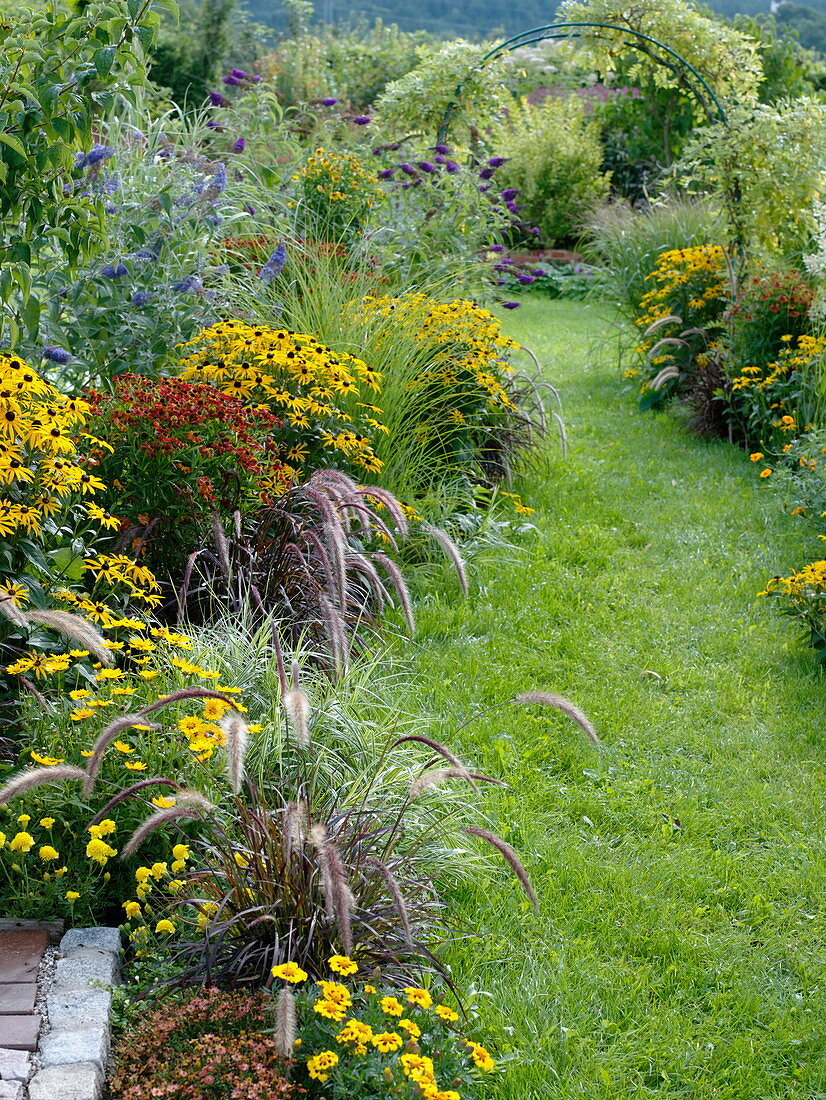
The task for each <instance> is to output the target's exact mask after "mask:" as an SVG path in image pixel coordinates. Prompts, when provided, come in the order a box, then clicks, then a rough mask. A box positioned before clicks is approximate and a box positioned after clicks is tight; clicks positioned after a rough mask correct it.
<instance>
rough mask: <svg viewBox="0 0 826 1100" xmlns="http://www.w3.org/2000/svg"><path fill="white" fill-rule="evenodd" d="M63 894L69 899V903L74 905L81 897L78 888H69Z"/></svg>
mask: <svg viewBox="0 0 826 1100" xmlns="http://www.w3.org/2000/svg"><path fill="white" fill-rule="evenodd" d="M63 896H64V897H65V898H66V901H68V903H69V904H70V905H72V904H73V903H74V902H76V901H77V899H78V898H79V897H80V894H79V893H78V892H77V890H67V891H66V893H65V894H64V895H63Z"/></svg>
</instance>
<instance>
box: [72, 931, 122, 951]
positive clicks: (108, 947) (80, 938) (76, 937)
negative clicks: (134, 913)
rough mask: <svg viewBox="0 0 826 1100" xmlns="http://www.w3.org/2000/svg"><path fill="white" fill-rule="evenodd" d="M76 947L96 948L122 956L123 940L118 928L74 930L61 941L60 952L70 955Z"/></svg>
mask: <svg viewBox="0 0 826 1100" xmlns="http://www.w3.org/2000/svg"><path fill="white" fill-rule="evenodd" d="M75 947H96V948H97V949H98V950H99V951H109V952H111V954H113V955H118V954H120V948H121V940H120V929H118V928H72V929H70V930H69V931H68V932H67V933H66V935H65V936H64V937H63V939H62V940H61V941H60V951H61V954H63V955H69V954H70V953H71V951H72V950H73V949H74V948H75Z"/></svg>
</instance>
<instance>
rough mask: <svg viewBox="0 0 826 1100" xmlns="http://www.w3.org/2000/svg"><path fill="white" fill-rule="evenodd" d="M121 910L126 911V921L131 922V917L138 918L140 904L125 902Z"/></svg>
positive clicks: (137, 902)
mask: <svg viewBox="0 0 826 1100" xmlns="http://www.w3.org/2000/svg"><path fill="white" fill-rule="evenodd" d="M123 908H124V910H125V911H126V919H127V920H132V918H133V917H139V916H140V915H141V912H142V910H141V903H140V902H139V901H125V902H124V903H123Z"/></svg>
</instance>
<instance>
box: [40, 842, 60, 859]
mask: <svg viewBox="0 0 826 1100" xmlns="http://www.w3.org/2000/svg"><path fill="white" fill-rule="evenodd" d="M37 854H38V855H39V856H40V858H41V859H42V860H44V861H45V862H46V863H50V862H51V861H52V860H54V859H59V858H60V853H59V852H58V850H57V848H53V847H52V846H51V844H44V845H43V847H42V848H41V849H40V851H39V852H38V853H37Z"/></svg>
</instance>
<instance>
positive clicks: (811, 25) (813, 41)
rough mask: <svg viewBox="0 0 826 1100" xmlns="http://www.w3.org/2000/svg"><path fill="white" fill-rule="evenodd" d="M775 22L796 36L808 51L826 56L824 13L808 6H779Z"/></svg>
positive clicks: (788, 4) (786, 4)
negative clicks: (815, 51)
mask: <svg viewBox="0 0 826 1100" xmlns="http://www.w3.org/2000/svg"><path fill="white" fill-rule="evenodd" d="M776 19H777V21H778V22H779V23H780V24H781V25H782V26H784V27H787V28H788V29H789V30H790V31H792V32H793V33H794V34H796V35H797V37H798V38H799V39H800V44H801V45H802V46H805V47H806V49H808V50H817V52H818V53H819V54H826V12H824V11H823V10H822V9H821V8H816V7H813V6H811V5H809V4H793V3H784V4H781V5H780V6H779V7H778V9H777V12H776Z"/></svg>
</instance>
